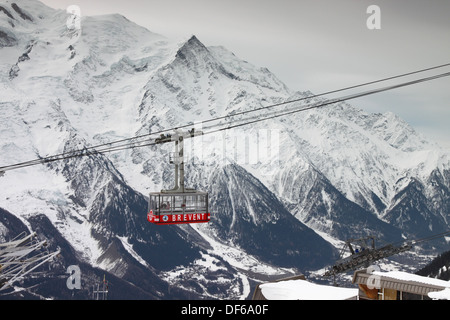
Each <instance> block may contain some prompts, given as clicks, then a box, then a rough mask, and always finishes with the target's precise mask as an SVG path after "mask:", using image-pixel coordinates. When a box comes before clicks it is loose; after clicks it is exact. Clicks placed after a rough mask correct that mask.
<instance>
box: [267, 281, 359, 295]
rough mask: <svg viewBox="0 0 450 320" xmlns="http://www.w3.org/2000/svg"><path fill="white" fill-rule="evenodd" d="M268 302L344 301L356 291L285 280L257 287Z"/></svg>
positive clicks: (356, 290)
mask: <svg viewBox="0 0 450 320" xmlns="http://www.w3.org/2000/svg"><path fill="white" fill-rule="evenodd" d="M259 287H260V289H261V292H262V294H263V295H264V297H265V298H266V299H268V300H345V299H352V298H355V297H356V296H358V289H356V288H355V289H352V288H339V287H332V286H326V285H319V284H315V283H311V282H309V281H306V280H286V281H280V282H270V283H264V284H262V285H260V286H259Z"/></svg>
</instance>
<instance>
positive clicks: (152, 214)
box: [147, 191, 210, 224]
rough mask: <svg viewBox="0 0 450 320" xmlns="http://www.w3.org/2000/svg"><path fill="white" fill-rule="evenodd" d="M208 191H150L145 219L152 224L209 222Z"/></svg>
mask: <svg viewBox="0 0 450 320" xmlns="http://www.w3.org/2000/svg"><path fill="white" fill-rule="evenodd" d="M209 219H210V214H209V212H208V193H206V192H200V191H195V192H184V193H163V192H152V193H150V199H149V202H148V214H147V220H148V221H149V222H151V223H154V224H186V223H202V222H209Z"/></svg>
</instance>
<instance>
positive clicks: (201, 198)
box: [147, 129, 210, 225]
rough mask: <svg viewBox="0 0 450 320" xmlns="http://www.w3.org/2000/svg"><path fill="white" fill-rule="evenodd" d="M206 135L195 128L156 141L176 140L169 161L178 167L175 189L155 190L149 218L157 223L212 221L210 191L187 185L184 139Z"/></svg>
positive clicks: (178, 131)
mask: <svg viewBox="0 0 450 320" xmlns="http://www.w3.org/2000/svg"><path fill="white" fill-rule="evenodd" d="M200 135H203V132H202V131H195V129H192V130H188V131H187V132H183V131H182V130H179V129H177V130H175V134H173V135H161V137H160V138H157V139H155V143H156V144H162V143H169V142H175V152H174V156H173V157H171V158H170V160H169V162H170V163H172V164H174V166H175V174H174V177H175V184H174V187H173V188H172V189H169V190H161V192H151V193H150V195H149V201H148V213H147V220H148V221H149V222H151V223H154V224H157V225H166V224H187V223H203V222H209V220H210V213H209V212H208V193H207V192H203V191H197V190H195V189H189V188H186V187H185V185H184V152H183V150H184V139H185V138H193V137H195V136H200Z"/></svg>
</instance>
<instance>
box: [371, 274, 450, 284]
mask: <svg viewBox="0 0 450 320" xmlns="http://www.w3.org/2000/svg"><path fill="white" fill-rule="evenodd" d="M372 273H373V274H374V275H379V276H383V277H388V278H393V279H397V280H402V281H414V282H419V283H425V284H430V285H435V286H439V287H443V288H450V281H445V280H440V279H435V278H429V277H424V276H419V275H417V274H411V273H407V272H402V271H389V272H382V271H373V272H372Z"/></svg>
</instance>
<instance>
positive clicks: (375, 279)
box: [353, 269, 450, 299]
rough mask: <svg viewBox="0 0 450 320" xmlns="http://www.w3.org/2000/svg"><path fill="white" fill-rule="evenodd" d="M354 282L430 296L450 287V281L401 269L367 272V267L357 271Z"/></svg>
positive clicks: (444, 292) (441, 292)
mask: <svg viewBox="0 0 450 320" xmlns="http://www.w3.org/2000/svg"><path fill="white" fill-rule="evenodd" d="M353 283H357V284H361V285H367V286H372V287H375V288H385V289H393V290H397V291H402V292H409V293H414V294H418V295H428V296H430V295H429V293H433V292H440V295H439V296H443V295H445V294H446V293H447V292H448V290H445V289H448V288H450V281H445V280H439V279H435V278H428V277H424V276H419V275H416V274H410V273H406V272H401V271H391V272H381V271H373V272H367V269H363V270H358V271H356V272H355V273H354V275H353ZM444 290H445V291H444ZM432 296H433V294H432V295H431V296H430V298H433V297H432ZM449 298H450V297H449ZM433 299H434V298H433ZM436 299H437V294H436Z"/></svg>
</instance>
